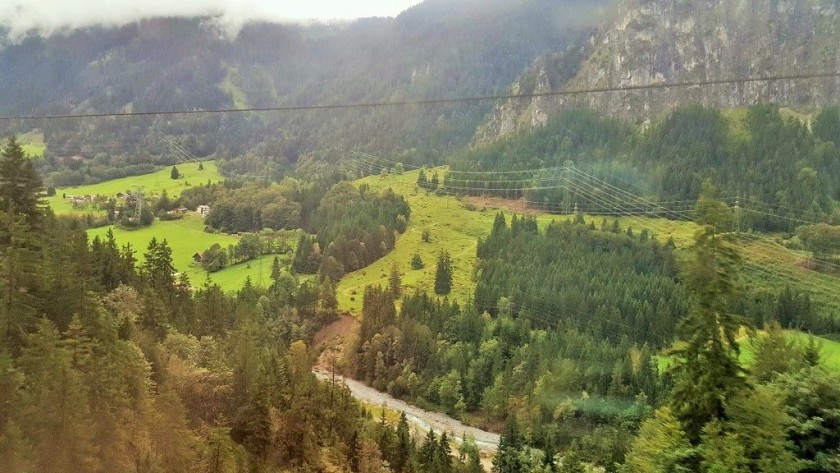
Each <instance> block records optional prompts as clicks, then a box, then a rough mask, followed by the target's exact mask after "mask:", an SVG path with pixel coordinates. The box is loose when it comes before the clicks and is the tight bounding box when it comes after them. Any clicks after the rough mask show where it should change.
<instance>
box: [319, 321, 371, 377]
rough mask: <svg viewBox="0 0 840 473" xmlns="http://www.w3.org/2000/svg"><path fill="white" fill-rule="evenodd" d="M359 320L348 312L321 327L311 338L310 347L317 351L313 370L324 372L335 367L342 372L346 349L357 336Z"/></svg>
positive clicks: (330, 370)
mask: <svg viewBox="0 0 840 473" xmlns="http://www.w3.org/2000/svg"><path fill="white" fill-rule="evenodd" d="M359 326H360V324H359V321H358V319H356V318H355V317H353V316H352V315H350V314H342V315H339V316H338V320H336V321H335V322H333V323H331V324H329V325H327V326H326V327H324V328H322V329H321V330H319V331H318V333H316V334H315V336H314V337H313V340H312V348H313V349H314V350H315V352H316V353H319V355H318V359H317V361H316V362H315V367H314V368H313V369H314V370H315V371H322V372H325V373H329V372H332V370H333V369H335V370H336V371H338V372H343V371H344V370H343V368H344V365H345V363H344V360H346V359H347V350H349V349H350V347H352V346H353V341H354V340H355V339H356V338H357V337H358V336H359Z"/></svg>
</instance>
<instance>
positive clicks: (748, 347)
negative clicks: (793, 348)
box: [740, 330, 840, 371]
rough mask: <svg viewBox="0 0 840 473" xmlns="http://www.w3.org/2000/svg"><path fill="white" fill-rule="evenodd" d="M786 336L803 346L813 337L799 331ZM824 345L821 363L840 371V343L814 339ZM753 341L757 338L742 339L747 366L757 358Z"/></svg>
mask: <svg viewBox="0 0 840 473" xmlns="http://www.w3.org/2000/svg"><path fill="white" fill-rule="evenodd" d="M785 335H786V336H787V337H788V338H789V339H793V340H795V341H796V342H797V343H799V344H800V345H801V346H804V345H807V344H808V341H809V339H810V338H811V337H813V335H809V334H807V333H804V332H800V331H798V330H785ZM763 336H765V335H764V334H763V333H758V334H756V337H763ZM814 338H816V340H817V341H818V342H819V343H820V344H821V345H822V350H821V351H820V361H821V363H822V365H823V366H824V367H825V368H827V369H829V370H831V371H840V342H835V341H833V340H828V339H825V338H821V337H814ZM753 340H755V338H748V339H742V341H741V342H740V347H741V361H743V362H744V363H746V364H747V365H749V364H751V363H752V361H753V359H754V358H755V353H754V349H753Z"/></svg>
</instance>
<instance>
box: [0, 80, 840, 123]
mask: <svg viewBox="0 0 840 473" xmlns="http://www.w3.org/2000/svg"><path fill="white" fill-rule="evenodd" d="M837 77H840V71H824V72H812V73H800V74H786V75H771V76H755V77H740V78H730V79H711V80H698V81H686V82H662V83H656V84H640V85H625V86H608V87H592V88H587V89H575V90H558V91H554V92H537V93H530V94H499V95H481V96H474V97H454V98H444V99H428V100H399V101H391V102H357V103H344V104H323V105H288V106H280V107H246V108H220V109H210V110H185V109H181V110H154V111H146V112H109V113H75V114H54V115H49V114H44V115H7V116H0V121H9V120H57V119H75V118H117V117H142V116H165V115H208V114H224V113H261V112H295V111H319V110H345V109H359V108H380V107H406V106H430V105H451V104H458V103H470V102H485V101H500V100H516V99H533V98H539V97H564V96H575V95H589V94H598V93H606V92H634V91H644V90H656V89H670V88H693V87H707V86H713V85H733V84H748V83H754V82H777V81H786V80H808V79H829V78H837Z"/></svg>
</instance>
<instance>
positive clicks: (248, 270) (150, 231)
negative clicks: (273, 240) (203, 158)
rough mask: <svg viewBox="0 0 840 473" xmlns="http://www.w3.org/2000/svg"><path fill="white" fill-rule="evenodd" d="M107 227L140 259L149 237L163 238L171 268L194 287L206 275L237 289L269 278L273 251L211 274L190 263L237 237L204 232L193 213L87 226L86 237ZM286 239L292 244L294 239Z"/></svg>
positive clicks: (103, 231)
mask: <svg viewBox="0 0 840 473" xmlns="http://www.w3.org/2000/svg"><path fill="white" fill-rule="evenodd" d="M109 229H110V230H113V232H114V236H115V237H116V239H117V243H118V244H119V245H120V246H122V245H124V244H126V243H130V244H131V246H132V247H133V248H134V250H135V251H136V252H137V258H138V260H140V261H142V259H143V253H144V252H145V251H146V248H147V247H148V246H149V242H150V241H151V239H152V238H157V239H158V240H163V239H166V241H167V243H169V246H170V247H171V248H172V258H173V263H174V266H175V270H176V271H179V272H184V273H186V274H187V276H189V278H190V282H191V283H192V285H193V286H195V287H198V286H201V285H202V284H204V281H205V280H206V279H207V278H208V277H209V279H210V281H212V282H214V283H216V284H218V285H219V286H221V287H222V288H223V289H224V290H226V291H232V290H236V289H239V288H240V287H242V284H243V283H244V282H245V279H246V278H248V277H250V278H251V281H253V283H254V284H262V285H264V286H265V285H268V284H269V283H270V282H271V277H270V276H271V264H272V262H273V260H274V256H273V255H265V256H262V257H260V258H258V259H255V260H252V261H249V262H247V263H240V264H237V265H235V266H230V267H228V268H225V269H223V270H221V271H219V272H216V273H212V274H208V273H207V272H206V271H205V270H204V269H203V268H202V267H201V266H200V265H199V264H196V263H194V262H193V259H192V257H193V255H194V254H195V253H199V252H202V251H204V250H206V249H207V248H209V247H210V246H211V245H213V244H214V243H218V244H220V245H221V246H222V247H225V248H226V247H227V246H228V245H231V244H236V242H237V241H239V237H237V236H233V235H225V234H221V233H207V232H205V231H204V222H203V220H202V218H201V216H200V215H198V214H196V213H191V214H189V215H188V216H187V217H185V218H183V219H181V220H172V221H167V222H162V221H158V220H156V221H155V222H154V223H153V224H152V225H151V226H149V227H146V228H141V229H138V230H123V229H120V228H117V227H103V228H94V229H91V230H88V237H89V238H90V239H93V238H94V237H95V236H99V237H100V238H104V237H105V234H106V233H107V232H108V230H109ZM290 243H292V244H294V242H290ZM290 257H291V256H290V255H281V256H280V258H281V259H283V260H284V262H285V261H287V260H288V258H290Z"/></svg>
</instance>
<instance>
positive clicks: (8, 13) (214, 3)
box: [0, 0, 421, 37]
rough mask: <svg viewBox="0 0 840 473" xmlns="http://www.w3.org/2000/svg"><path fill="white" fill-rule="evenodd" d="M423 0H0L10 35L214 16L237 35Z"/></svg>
mask: <svg viewBox="0 0 840 473" xmlns="http://www.w3.org/2000/svg"><path fill="white" fill-rule="evenodd" d="M420 1H421V0H0V26H2V27H5V28H9V29H10V30H11V33H10V34H11V36H13V37H20V36H21V35H23V34H25V33H27V32H29V31H32V30H37V31H38V32H40V33H42V34H50V33H54V32H57V31H62V30H67V29H73V28H80V27H86V26H92V25H106V26H120V25H124V24H127V23H131V22H134V21H137V20H140V19H145V18H153V17H159V16H179V17H189V16H199V15H202V16H204V15H211V16H214V17H216V18H218V21H219V22H220V23H221V24H223V25H225V26H227V27H228V28H229V29H231V30H232V31H233V32H236V31H238V28H239V27H241V26H242V24H244V23H247V22H248V21H251V20H267V21H289V20H308V19H319V20H331V19H353V18H362V17H369V16H396V15H398V14H399V13H400V12H402V11H404V10H405V9H406V8H408V7H410V6H412V5H416V4H417V3H420Z"/></svg>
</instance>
